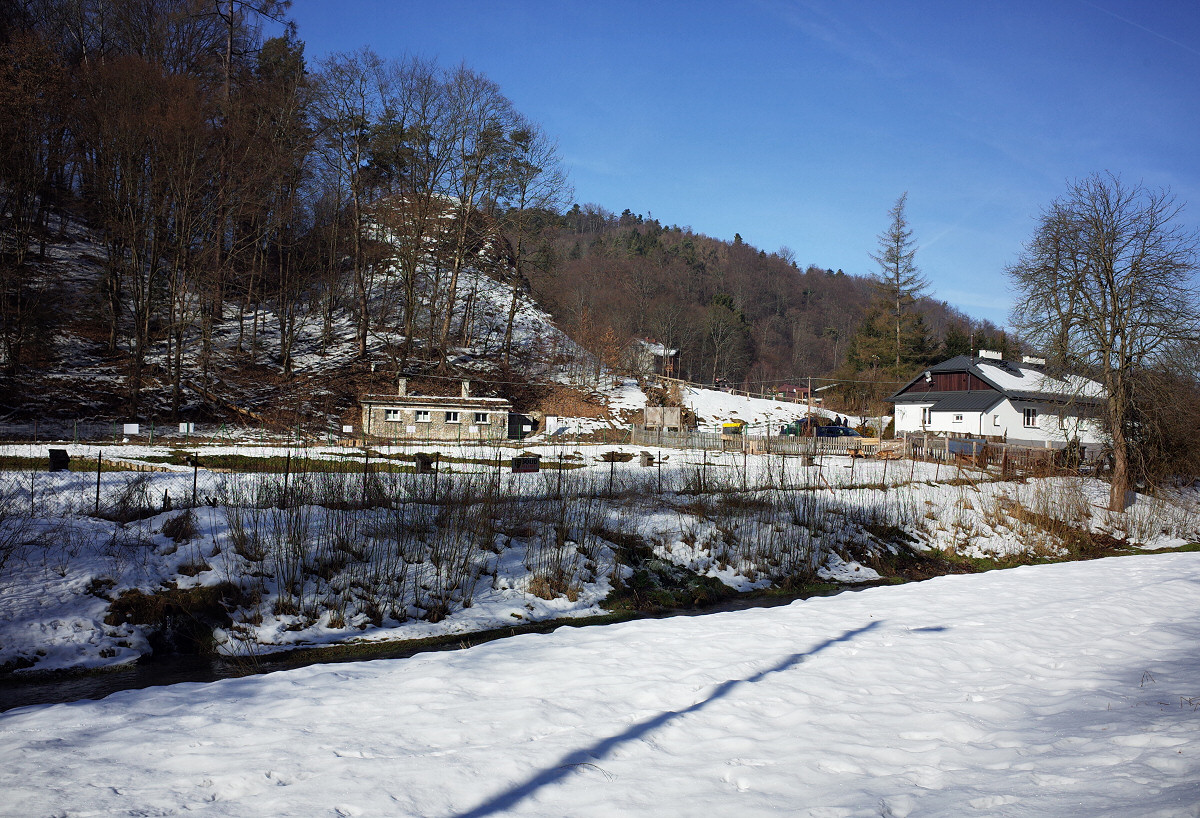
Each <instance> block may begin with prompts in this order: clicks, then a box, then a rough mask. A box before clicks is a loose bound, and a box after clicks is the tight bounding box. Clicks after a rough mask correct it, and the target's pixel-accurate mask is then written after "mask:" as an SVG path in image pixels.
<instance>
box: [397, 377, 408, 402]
mask: <svg viewBox="0 0 1200 818" xmlns="http://www.w3.org/2000/svg"><path fill="white" fill-rule="evenodd" d="M396 394H397V395H398V396H400V397H402V398H403V397H405V396H406V395H408V378H401V379H400V382H399V384H397V386H396Z"/></svg>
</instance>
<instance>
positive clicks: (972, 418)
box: [896, 399, 1104, 446]
mask: <svg viewBox="0 0 1200 818" xmlns="http://www.w3.org/2000/svg"><path fill="white" fill-rule="evenodd" d="M932 406H933V402H932V401H931V402H929V403H908V404H897V406H896V432H897V433H899V432H921V431H926V432H930V433H932V434H945V433H948V432H953V433H958V434H964V435H973V436H974V435H978V436H988V437H1007V439H1008V441H1009V442H1010V443H1024V444H1028V445H1033V446H1044V445H1045V444H1046V443H1047V442H1049V443H1050V445H1051V446H1056V445H1057V446H1061V445H1063V444H1065V443H1066V442H1067V441H1068V440H1070V439H1072V438H1074V437H1078V438H1079V442H1080V443H1082V444H1083V445H1085V446H1094V445H1099V444H1101V443H1103V441H1104V438H1103V436H1102V434H1101V431H1100V425H1099V423H1097V422H1096V421H1095V420H1091V419H1087V418H1079V417H1077V416H1075V415H1072V414H1069V413H1068V412H1064V411H1063V409H1062V407H1058V406H1055V405H1053V404H1043V403H1036V402H1030V401H1010V400H1007V399H1005V400H1003V401H1001V402H1000V403H999V404H998V405H997V406H995V407H993V408H992V409H991V410H990V411H988V412H932V413H931V416H930V418H929V422H928V423H926V424H925V425H924V426H922V424H921V414H922V410H923V409H928V408H930V407H932ZM1026 409H1031V410H1033V412H1034V413H1035V414H1034V416H1033V420H1034V422H1035V425H1033V426H1026V425H1025V417H1026V415H1025V410H1026Z"/></svg>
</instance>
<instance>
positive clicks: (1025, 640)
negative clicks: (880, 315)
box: [0, 553, 1200, 817]
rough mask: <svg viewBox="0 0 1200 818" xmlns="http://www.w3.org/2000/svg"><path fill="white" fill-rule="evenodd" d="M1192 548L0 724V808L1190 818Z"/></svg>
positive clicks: (1199, 565) (1196, 660) (1195, 739)
mask: <svg viewBox="0 0 1200 818" xmlns="http://www.w3.org/2000/svg"><path fill="white" fill-rule="evenodd" d="M1198 588H1200V554H1195V553H1188V554H1154V555H1141V556H1134V557H1123V558H1116V559H1106V560H1097V561H1092V562H1081V563H1067V564H1059V565H1050V566H1038V567H1033V568H1018V569H1014V570H1009V571H996V572H991V573H987V574H981V575H972V576H951V577H944V578H940V579H935V580H931V581H929V582H924V583H917V584H912V585H907V586H903V587H886V588H875V589H869V590H865V591H861V592H858V593H851V594H842V595H840V596H836V597H829V598H816V599H811V600H808V601H805V602H797V603H794V604H792V605H790V606H787V607H782V608H770V609H756V610H749V611H741V612H736V613H723V614H713V615H708V616H699V617H678V618H672V619H667V620H657V621H637V622H630V623H626V624H622V625H610V626H604V627H589V628H584V629H559V630H558V631H555V632H554V633H552V634H548V635H527V636H519V637H515V638H512V639H508V640H502V641H499V642H492V643H489V644H486V645H482V646H478V647H474V648H470V649H468V650H463V651H459V652H454V653H430V654H422V655H418V656H417V657H415V658H412V659H407V660H388V661H374V662H363V663H358V664H351V665H346V664H340V665H328V666H313V667H309V668H305V669H301V670H293V671H286V672H279V673H272V674H269V675H265V676H258V677H246V678H241V679H236V680H226V681H220V682H215V683H210V684H180V685H173V686H170V687H160V688H151V689H148V690H143V691H136V692H135V691H129V692H124V693H118V694H114V695H112V696H109V697H108V698H106V699H104V700H101V701H81V702H75V703H71V704H63V705H53V706H35V707H29V708H21V709H18V710H14V711H10V712H8V713H5V714H3V715H0V770H2V772H0V785H2V786H3V789H4V792H5V798H4V799H3V802H0V814H3V815H11V816H18V815H19V816H28V815H84V814H87V815H171V814H176V813H180V812H185V811H194V810H199V811H202V812H203V814H205V815H212V816H313V815H331V816H351V815H395V816H425V817H432V816H485V815H511V816H563V815H574V816H618V815H619V816H661V815H680V816H693V815H739V816H743V815H744V816H757V815H768V814H770V815H776V814H787V815H808V816H857V815H863V816H867V815H883V816H906V815H922V816H925V815H930V816H962V815H986V816H1013V817H1015V816H1076V815H1114V816H1115V815H1120V816H1163V817H1165V816H1196V815H1200V783H1198V782H1200V729H1198V728H1200V710H1198V707H1197V704H1198V703H1200V699H1198V698H1197V697H1200V687H1198V682H1197V680H1198V679H1200V657H1198V656H1197V654H1196V652H1195V651H1194V650H1193V649H1192V646H1193V645H1194V644H1195V643H1196V640H1197V638H1200V591H1198V590H1197V589H1198Z"/></svg>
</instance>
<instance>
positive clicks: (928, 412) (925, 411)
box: [921, 406, 933, 426]
mask: <svg viewBox="0 0 1200 818" xmlns="http://www.w3.org/2000/svg"><path fill="white" fill-rule="evenodd" d="M931 423H933V407H931V406H926V407H923V408H922V409H921V425H922V426H928V425H929V424H931Z"/></svg>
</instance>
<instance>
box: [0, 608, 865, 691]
mask: <svg viewBox="0 0 1200 818" xmlns="http://www.w3.org/2000/svg"><path fill="white" fill-rule="evenodd" d="M843 590H857V589H856V588H855V589H851V588H847V589H843ZM839 592H840V591H833V592H829V593H827V594H821V595H831V594H833V593H839ZM805 596H812V594H806V595H805ZM800 598H801V597H799V596H797V597H778V596H771V597H749V598H748V597H732V598H729V599H726V600H722V601H721V602H718V603H716V604H714V605H711V606H708V607H705V608H702V609H687V610H671V611H663V612H658V613H639V614H634V615H632V616H629V617H626V618H625V619H621V620H619V621H627V620H628V619H663V618H667V617H672V616H699V615H703V614H711V613H721V612H725V611H739V610H747V609H749V608H770V607H776V606H779V605H789V604H791V603H792V602H794V601H795V600H796V599H800ZM561 627H601V625H598V624H585V623H578V622H575V623H573V622H572V621H571V620H569V619H568V620H555V621H552V622H542V623H535V624H533V625H529V626H525V627H522V628H505V629H503V630H497V631H485V632H481V633H467V634H456V635H454V636H452V637H447V638H446V639H444V640H440V641H438V642H436V643H433V644H430V643H428V642H426V643H421V644H418V645H414V644H413V643H412V642H407V643H406V642H395V643H391V644H389V643H372V644H370V645H369V646H368V647H364V649H363V650H362V651H355V650H352V649H350V650H347V649H339V648H337V647H333V648H327V649H324V650H320V651H305V652H304V653H303V654H302V655H295V654H293V655H289V654H286V653H285V654H275V655H273V656H272V657H269V658H266V659H261V660H259V661H257V662H255V663H253V664H251V663H248V662H246V661H231V660H227V659H222V658H219V657H214V656H186V655H178V654H173V655H167V656H163V657H161V658H156V657H146V658H143V659H142V660H141V661H140V662H138V663H136V664H133V665H129V666H125V667H121V668H116V669H113V670H105V671H101V672H91V673H77V674H76V673H70V674H67V673H54V674H40V675H36V674H30V675H27V676H22V675H21V674H17V675H16V676H15V677H8V678H4V679H0V712H3V711H5V710H11V709H13V708H14V707H24V706H26V705H32V704H58V703H61V702H73V701H78V700H80V699H103V698H104V697H105V696H108V695H109V694H111V693H116V692H118V691H121V690H142V689H144V688H147V687H155V686H158V685H170V684H177V683H179V682H215V681H217V680H218V679H233V678H237V677H241V676H247V675H255V674H262V673H270V672H272V671H276V670H290V669H292V668H298V667H307V666H309V665H315V664H334V663H339V662H358V661H367V660H372V659H407V658H408V657H410V656H415V655H416V654H418V653H428V652H430V651H444V650H460V649H462V648H465V647H471V646H472V645H479V644H482V643H484V642H491V641H494V640H496V639H504V638H507V637H509V636H514V635H516V634H519V633H546V632H549V631H552V630H556V629H558V628H561Z"/></svg>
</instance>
